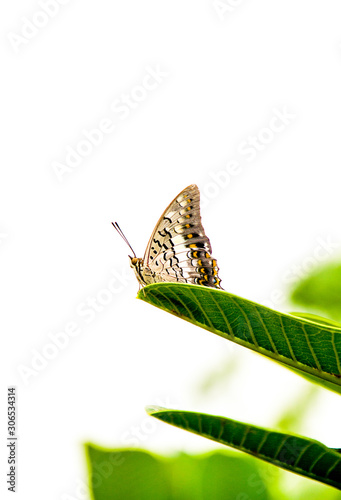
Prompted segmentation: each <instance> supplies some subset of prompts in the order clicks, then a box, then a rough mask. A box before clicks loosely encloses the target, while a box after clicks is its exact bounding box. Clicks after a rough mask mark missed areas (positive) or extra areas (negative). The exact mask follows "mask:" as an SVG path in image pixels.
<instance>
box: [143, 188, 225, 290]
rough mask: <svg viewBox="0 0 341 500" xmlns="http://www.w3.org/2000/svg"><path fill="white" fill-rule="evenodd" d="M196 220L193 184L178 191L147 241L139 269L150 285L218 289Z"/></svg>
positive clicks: (196, 194) (197, 206) (197, 197)
mask: <svg viewBox="0 0 341 500" xmlns="http://www.w3.org/2000/svg"><path fill="white" fill-rule="evenodd" d="M211 252H212V249H211V244H210V240H209V239H208V237H207V236H206V234H205V231H204V228H203V226H202V224H201V216H200V192H199V189H198V187H197V186H196V185H195V184H192V185H191V186H188V187H187V188H186V189H184V190H183V191H181V193H179V194H178V196H177V197H176V198H174V200H173V201H172V202H171V203H170V204H169V206H168V207H167V208H166V210H165V211H164V213H163V214H162V215H161V217H160V219H159V221H158V223H157V224H156V227H155V229H154V231H153V234H152V236H151V237H150V239H149V242H148V245H147V248H146V252H145V255H144V258H143V267H144V268H145V269H146V271H147V269H149V270H150V271H151V272H152V275H153V276H154V278H155V279H154V281H173V282H180V283H192V284H199V285H204V286H208V287H213V288H221V286H220V279H219V277H218V266H217V261H216V260H215V259H213V258H212V257H211Z"/></svg>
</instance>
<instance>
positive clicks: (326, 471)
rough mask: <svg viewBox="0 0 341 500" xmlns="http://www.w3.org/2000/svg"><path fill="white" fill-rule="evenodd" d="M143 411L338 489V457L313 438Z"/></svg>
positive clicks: (202, 415)
mask: <svg viewBox="0 0 341 500" xmlns="http://www.w3.org/2000/svg"><path fill="white" fill-rule="evenodd" d="M147 412H148V413H149V414H150V415H151V416H153V417H156V418H158V419H159V420H162V421H163V422H167V423H168V424H171V425H174V426H176V427H179V428H181V429H184V430H187V431H190V432H193V433H195V434H199V435H200V436H203V437H206V438H208V439H212V440H214V441H217V442H218V443H221V444H225V445H227V446H231V447H233V448H236V449H238V450H241V451H244V452H246V453H249V454H250V455H253V456H254V457H256V458H258V459H261V460H264V461H266V462H269V463H271V464H274V465H277V466H279V467H281V468H283V469H286V470H289V471H291V472H295V473H296V474H299V475H301V476H305V477H309V478H311V479H315V480H317V481H320V482H322V483H324V484H328V485H330V486H334V487H335V488H338V489H341V454H340V453H339V452H337V451H335V450H333V449H331V448H328V447H327V446H325V445H324V444H322V443H320V442H318V441H315V440H313V439H308V438H305V437H301V436H294V435H290V434H284V433H281V432H275V431H271V430H268V429H264V428H262V427H256V426H254V425H249V424H244V423H242V422H237V421H235V420H231V419H228V418H224V417H217V416H214V415H206V414H205V413H196V412H189V411H180V410H170V409H166V408H160V407H149V408H147Z"/></svg>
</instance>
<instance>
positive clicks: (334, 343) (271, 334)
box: [138, 283, 341, 393]
mask: <svg viewBox="0 0 341 500" xmlns="http://www.w3.org/2000/svg"><path fill="white" fill-rule="evenodd" d="M138 298H139V299H141V300H144V301H145V302H148V303H150V304H152V305H154V306H156V307H159V308H161V309H164V310H165V311H167V312H170V313H171V314H174V315H175V316H178V317H179V318H182V319H184V320H186V321H189V322H190V323H193V324H195V325H197V326H200V327H201V328H205V329H206V330H209V331H211V332H213V333H215V334H217V335H220V336H221V337H223V338H225V339H228V340H231V341H233V342H235V343H237V344H240V345H242V346H244V347H247V348H249V349H252V350H254V351H256V352H258V353H260V354H263V355H265V356H267V357H269V358H271V359H273V360H275V361H277V362H279V363H282V364H284V365H285V366H287V367H288V368H291V369H292V370H294V371H295V372H296V373H299V374H300V375H302V376H305V377H306V378H309V380H312V381H314V382H316V383H318V384H319V385H322V386H324V387H327V388H328V389H331V390H334V391H336V392H338V393H341V361H340V359H341V328H338V327H336V326H330V325H329V324H327V321H328V320H326V321H325V322H324V323H322V322H321V319H320V321H319V322H316V321H312V320H311V319H309V320H308V319H303V318H297V317H294V316H293V315H290V314H283V313H280V312H277V311H274V310H272V309H269V308H267V307H264V306H261V305H259V304H256V303H254V302H251V301H249V300H246V299H242V298H240V297H237V296H235V295H232V294H230V293H228V292H225V291H222V290H215V289H213V288H207V287H204V286H198V285H189V284H178V283H156V284H153V285H148V286H146V287H144V288H142V289H141V290H140V291H139V293H138Z"/></svg>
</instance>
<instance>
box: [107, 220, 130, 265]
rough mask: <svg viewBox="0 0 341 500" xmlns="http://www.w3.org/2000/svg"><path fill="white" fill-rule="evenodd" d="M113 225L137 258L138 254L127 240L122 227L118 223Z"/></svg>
mask: <svg viewBox="0 0 341 500" xmlns="http://www.w3.org/2000/svg"><path fill="white" fill-rule="evenodd" d="M111 224H112V225H113V226H114V228H115V229H116V231H117V232H118V234H119V235H120V236H121V238H123V240H124V241H125V242H126V244H127V245H128V247H129V248H130V250H131V251H132V252H133V254H134V257H135V258H136V253H135V252H134V250H133V249H132V246H131V244H130V243H129V241H128V240H127V238H126V236H125V234H124V233H123V231H122V229H121V228H120V226H119V225H118V224H117V222H112V223H111Z"/></svg>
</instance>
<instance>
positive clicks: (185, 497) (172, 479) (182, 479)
mask: <svg viewBox="0 0 341 500" xmlns="http://www.w3.org/2000/svg"><path fill="white" fill-rule="evenodd" d="M86 452H87V457H88V468H89V478H90V487H91V493H92V498H93V499H94V500H116V499H117V500H133V499H134V500H166V499H167V500H192V499H196V500H221V499H222V498H223V499H224V500H229V499H231V500H236V499H237V498H241V499H243V498H245V499H247V498H250V499H251V498H257V500H269V499H270V498H271V497H270V495H269V493H268V491H267V487H266V485H265V483H264V481H263V479H262V476H261V474H260V471H259V467H258V466H257V464H255V463H252V462H253V461H252V460H250V459H247V457H242V456H238V455H236V454H234V453H233V454H232V453H226V452H224V451H220V450H219V451H216V452H211V453H206V454H203V455H195V456H192V455H187V454H181V455H179V456H177V457H174V458H165V457H161V456H157V455H154V454H151V453H149V452H146V451H139V450H127V449H120V450H117V449H105V448H100V447H98V446H95V445H93V444H91V443H88V444H86Z"/></svg>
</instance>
